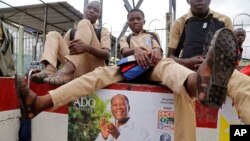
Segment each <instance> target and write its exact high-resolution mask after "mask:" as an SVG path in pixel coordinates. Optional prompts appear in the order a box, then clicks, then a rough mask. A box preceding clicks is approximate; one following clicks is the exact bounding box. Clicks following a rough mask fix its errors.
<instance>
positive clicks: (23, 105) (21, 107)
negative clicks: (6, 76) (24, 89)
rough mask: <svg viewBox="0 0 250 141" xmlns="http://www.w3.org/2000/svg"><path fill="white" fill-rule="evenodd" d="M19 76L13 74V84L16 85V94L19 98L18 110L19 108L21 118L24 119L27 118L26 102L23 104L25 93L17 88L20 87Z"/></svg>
mask: <svg viewBox="0 0 250 141" xmlns="http://www.w3.org/2000/svg"><path fill="white" fill-rule="evenodd" d="M19 79H20V76H18V75H15V85H16V94H17V96H18V99H19V103H20V110H21V114H22V118H24V119H28V117H27V110H26V108H25V107H26V104H25V102H24V101H25V95H23V94H22V93H20V91H19V89H20V86H21V84H20V80H19Z"/></svg>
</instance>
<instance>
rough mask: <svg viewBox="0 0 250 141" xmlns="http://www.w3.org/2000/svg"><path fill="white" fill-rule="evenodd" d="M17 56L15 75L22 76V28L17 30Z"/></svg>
mask: <svg viewBox="0 0 250 141" xmlns="http://www.w3.org/2000/svg"><path fill="white" fill-rule="evenodd" d="M18 38H19V40H18V54H17V70H16V71H17V74H18V75H24V67H23V66H24V48H23V39H24V29H23V26H20V27H19V30H18Z"/></svg>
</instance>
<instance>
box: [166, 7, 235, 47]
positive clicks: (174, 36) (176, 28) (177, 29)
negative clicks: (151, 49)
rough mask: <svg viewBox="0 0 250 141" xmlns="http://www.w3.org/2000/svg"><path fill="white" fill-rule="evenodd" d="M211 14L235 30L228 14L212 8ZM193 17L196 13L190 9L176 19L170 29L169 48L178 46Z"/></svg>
mask: <svg viewBox="0 0 250 141" xmlns="http://www.w3.org/2000/svg"><path fill="white" fill-rule="evenodd" d="M210 14H212V15H213V17H214V18H217V19H218V20H219V21H222V22H224V23H225V27H226V28H228V29H230V30H232V31H233V24H232V21H231V19H230V18H229V17H228V16H226V15H223V14H220V13H218V12H215V11H212V10H211V9H210V10H209V13H208V15H210ZM208 15H207V16H208ZM191 17H194V15H193V14H192V12H191V10H189V12H188V13H187V14H185V15H183V16H182V17H180V18H178V19H177V20H176V21H175V23H174V25H173V27H172V28H171V30H170V36H169V43H168V47H169V48H173V49H175V48H177V46H178V43H179V40H180V37H181V35H182V32H183V29H184V26H185V23H186V21H187V20H188V19H189V18H191Z"/></svg>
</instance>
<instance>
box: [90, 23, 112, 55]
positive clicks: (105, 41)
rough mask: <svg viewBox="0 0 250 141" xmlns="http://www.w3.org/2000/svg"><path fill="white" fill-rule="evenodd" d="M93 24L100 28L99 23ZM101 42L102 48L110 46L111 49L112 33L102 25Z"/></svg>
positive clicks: (95, 27)
mask: <svg viewBox="0 0 250 141" xmlns="http://www.w3.org/2000/svg"><path fill="white" fill-rule="evenodd" d="M93 26H94V29H99V28H100V27H99V26H97V24H93ZM100 44H101V48H108V49H109V50H110V49H111V39H110V33H109V31H108V29H107V28H106V27H102V30H101V37H100Z"/></svg>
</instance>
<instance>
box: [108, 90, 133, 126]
mask: <svg viewBox="0 0 250 141" xmlns="http://www.w3.org/2000/svg"><path fill="white" fill-rule="evenodd" d="M111 111H112V114H113V116H114V118H115V119H116V120H118V121H119V120H123V119H125V118H128V112H129V105H128V103H127V101H126V99H125V97H124V96H122V95H117V96H115V97H113V98H112V102H111Z"/></svg>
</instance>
